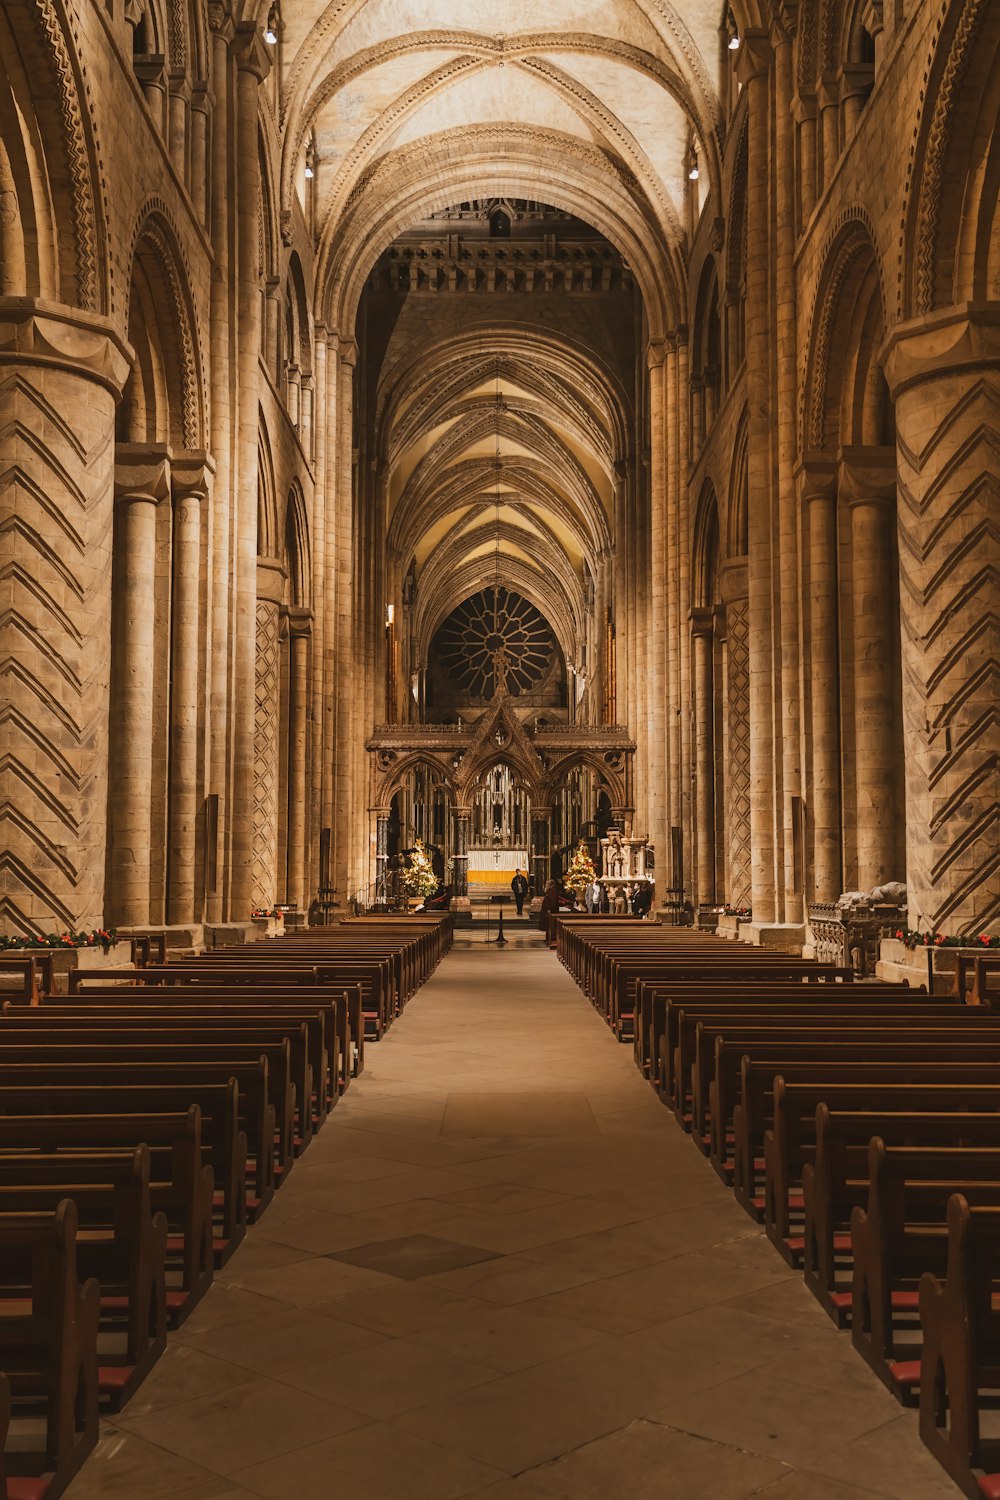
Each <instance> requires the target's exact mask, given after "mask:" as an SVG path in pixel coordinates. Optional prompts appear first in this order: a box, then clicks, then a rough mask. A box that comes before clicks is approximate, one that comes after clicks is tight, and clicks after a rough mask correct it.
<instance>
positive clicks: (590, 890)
mask: <svg viewBox="0 0 1000 1500" xmlns="http://www.w3.org/2000/svg"><path fill="white" fill-rule="evenodd" d="M603 895H604V891H603V889H602V887H601V882H600V881H599V880H598V878H597V876H596V875H595V876H594V878H593V880H592V881H591V882H590V884H589V885H588V887H587V889H586V891H585V892H584V895H583V900H584V904H585V905H586V908H587V910H588V912H589V913H590V915H591V916H593V915H594V913H595V912H599V911H600V909H601V902H602V897H603Z"/></svg>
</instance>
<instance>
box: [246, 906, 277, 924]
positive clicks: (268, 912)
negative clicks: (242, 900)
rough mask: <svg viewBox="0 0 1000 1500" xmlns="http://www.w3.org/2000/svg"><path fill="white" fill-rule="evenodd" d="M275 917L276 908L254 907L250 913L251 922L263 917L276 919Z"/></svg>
mask: <svg viewBox="0 0 1000 1500" xmlns="http://www.w3.org/2000/svg"><path fill="white" fill-rule="evenodd" d="M277 915H278V908H277V907H276V906H255V907H254V908H253V910H252V911H251V913H250V917H251V919H252V920H253V921H259V920H262V919H263V918H264V917H267V918H271V917H276V916H277Z"/></svg>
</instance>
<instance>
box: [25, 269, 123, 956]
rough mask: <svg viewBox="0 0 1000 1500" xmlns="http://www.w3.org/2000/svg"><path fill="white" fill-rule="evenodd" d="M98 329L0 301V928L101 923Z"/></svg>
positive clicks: (107, 597) (116, 364)
mask: <svg viewBox="0 0 1000 1500" xmlns="http://www.w3.org/2000/svg"><path fill="white" fill-rule="evenodd" d="M127 374H128V358H127V355H126V351H125V348H124V346H123V345H122V344H121V343H120V342H119V340H118V338H117V336H116V335H114V334H112V333H111V332H110V331H109V329H108V328H107V326H106V325H105V324H104V323H103V322H102V321H101V320H100V319H98V318H96V317H92V316H90V315H88V314H87V313H83V312H79V311H77V310H74V309H72V308H63V307H58V306H57V305H56V304H54V303H35V302H34V301H33V300H31V299H29V298H26V297H18V298H12V299H10V300H7V299H0V431H2V433H3V440H2V448H3V462H2V464H0V536H2V537H3V580H4V581H3V608H2V610H0V684H2V685H0V850H2V853H0V930H2V931H4V932H7V933H35V934H39V933H46V932H51V931H52V930H53V929H58V930H59V931H60V932H61V931H65V930H67V929H74V930H79V929H81V928H86V929H88V930H89V929H90V928H93V927H99V926H101V925H102V924H103V921H104V897H105V855H106V850H107V806H108V702H109V688H110V671H111V631H110V618H111V567H112V520H113V495H114V485H113V474H114V431H115V403H116V402H117V401H118V399H119V398H120V396H121V391H122V386H123V385H124V383H125V379H126V377H127Z"/></svg>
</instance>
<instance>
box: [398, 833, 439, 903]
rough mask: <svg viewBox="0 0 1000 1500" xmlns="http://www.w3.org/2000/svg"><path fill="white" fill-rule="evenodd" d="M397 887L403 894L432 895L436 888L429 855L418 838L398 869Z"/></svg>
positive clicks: (436, 880)
mask: <svg viewBox="0 0 1000 1500" xmlns="http://www.w3.org/2000/svg"><path fill="white" fill-rule="evenodd" d="M399 888H400V890H401V891H402V892H403V894H404V896H433V894H434V892H435V891H436V890H437V888H438V878H437V876H436V875H435V874H434V869H433V867H432V865H431V857H430V855H429V854H428V853H427V850H426V849H425V848H424V846H423V843H422V842H421V841H420V839H417V842H416V843H415V844H414V846H413V848H412V849H411V850H410V852H409V853H408V854H407V855H406V857H405V858H404V860H403V864H402V866H401V868H400V871H399Z"/></svg>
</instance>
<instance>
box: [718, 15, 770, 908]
mask: <svg viewBox="0 0 1000 1500" xmlns="http://www.w3.org/2000/svg"><path fill="white" fill-rule="evenodd" d="M770 59H771V48H770V44H769V42H768V40H767V38H766V36H764V34H763V33H762V32H756V31H754V32H751V31H748V32H745V33H744V36H743V43H742V46H741V47H740V55H739V64H738V67H739V76H740V81H741V83H742V84H743V86H744V88H745V90H746V92H747V289H746V319H747V339H746V344H747V401H748V405H749V408H750V422H749V442H748V465H747V467H748V491H749V499H748V509H749V560H748V561H749V566H748V577H747V581H748V604H749V648H750V695H749V707H750V726H749V730H750V833H751V837H750V858H751V871H752V886H753V898H752V904H753V913H754V920H755V921H756V922H759V923H771V922H774V921H775V920H776V919H777V902H776V896H777V892H776V889H775V885H776V881H775V842H776V840H775V831H776V830H775V807H774V791H775V788H774V696H773V695H774V686H775V684H774V676H775V672H774V668H775V661H774V641H773V628H774V621H773V595H774V580H773V578H772V574H771V543H772V520H771V499H772V497H771V475H772V463H771V439H772V412H771V398H772V393H771V367H770V351H771V347H772V336H773V335H772V329H771V326H770V323H771V320H770V302H771V288H770V269H771V266H770V249H769V214H768V204H769V202H770V182H769V172H768V144H769V136H770V131H769V119H768V69H769V66H770ZM737 634H738V632H737ZM730 649H731V652H732V645H731V648H730ZM730 659H731V660H732V655H731V657H730ZM730 693H732V686H730ZM730 899H731V900H732V897H730ZM741 904H742V903H741Z"/></svg>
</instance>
